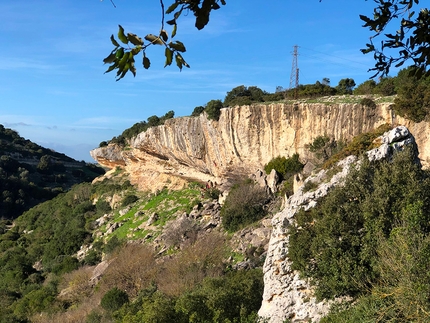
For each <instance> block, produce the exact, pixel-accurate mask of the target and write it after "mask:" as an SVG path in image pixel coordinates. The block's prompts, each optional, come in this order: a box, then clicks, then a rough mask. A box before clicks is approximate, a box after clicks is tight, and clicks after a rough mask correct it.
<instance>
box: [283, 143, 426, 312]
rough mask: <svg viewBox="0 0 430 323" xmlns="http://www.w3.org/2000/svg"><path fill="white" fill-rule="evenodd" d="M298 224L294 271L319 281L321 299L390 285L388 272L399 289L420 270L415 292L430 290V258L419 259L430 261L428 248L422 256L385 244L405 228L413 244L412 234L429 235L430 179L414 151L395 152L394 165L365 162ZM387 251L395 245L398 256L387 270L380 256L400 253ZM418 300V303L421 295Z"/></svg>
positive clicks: (298, 217) (294, 233) (299, 216)
mask: <svg viewBox="0 0 430 323" xmlns="http://www.w3.org/2000/svg"><path fill="white" fill-rule="evenodd" d="M393 192H396V194H393ZM295 219H296V221H297V226H295V227H292V228H291V232H290V246H289V257H290V259H291V260H292V261H293V265H292V268H293V269H297V270H300V271H301V272H302V274H303V275H305V276H307V277H311V278H312V279H313V280H314V282H315V283H316V286H317V290H316V293H317V296H318V297H320V298H326V297H327V298H333V297H336V296H340V295H352V296H354V295H360V294H362V293H365V292H366V291H368V290H369V289H370V288H371V286H381V285H383V284H387V281H388V280H389V279H388V277H387V276H386V273H387V272H388V271H389V270H391V274H390V276H391V278H390V280H391V283H390V284H391V285H396V284H397V286H398V284H399V278H401V277H403V276H409V277H410V279H411V280H414V279H415V278H414V277H416V275H417V274H416V273H417V272H418V271H422V273H423V275H422V277H423V278H422V279H421V285H415V287H414V288H415V289H417V288H419V290H420V293H421V294H422V293H423V292H424V291H425V293H429V291H430V283H428V282H429V281H430V280H428V278H429V277H427V272H428V269H429V268H427V266H428V264H427V262H426V261H424V262H422V261H421V259H427V250H430V249H427V248H428V247H427V245H426V246H425V245H423V247H422V248H421V250H422V253H421V254H420V253H416V254H415V255H414V253H413V252H411V251H409V250H408V248H407V246H406V245H405V246H404V247H402V248H400V247H399V246H400V245H401V244H400V243H399V242H398V241H397V242H395V243H392V244H390V243H389V244H388V245H387V242H385V241H387V239H388V241H390V239H393V238H392V237H393V235H394V234H395V232H397V231H398V230H405V229H402V228H406V229H407V232H408V235H409V240H410V241H414V235H415V236H416V237H420V236H421V235H424V236H425V235H428V234H429V233H430V180H429V178H428V174H426V173H424V172H423V171H421V169H420V168H419V166H418V165H416V164H415V163H414V156H413V154H412V152H411V149H406V150H405V151H404V152H401V153H397V154H396V155H395V156H394V157H393V161H392V162H388V161H381V162H377V163H370V162H369V161H368V160H367V159H363V160H362V163H361V165H360V168H359V169H358V170H357V169H355V170H354V169H353V170H352V171H351V173H350V174H349V175H348V178H347V180H346V182H345V185H344V186H343V187H337V188H335V189H334V190H333V191H331V192H330V193H329V194H328V195H327V196H326V197H325V198H324V199H323V200H321V201H320V203H319V205H318V206H317V207H316V208H314V209H311V210H309V211H307V212H305V211H300V212H299V213H297V214H296V217H295ZM414 245H415V243H414ZM388 246H397V247H398V249H397V251H396V252H397V253H398V256H397V257H395V258H394V259H392V260H391V261H390V265H388V266H385V267H381V264H383V262H381V259H382V260H384V259H385V260H387V259H389V255H391V257H393V256H394V255H395V254H396V252H394V251H395V250H394V249H393V250H391V251H390V252H383V250H386V249H387V248H388ZM402 257H406V258H404V259H413V261H411V262H412V263H413V265H412V264H411V266H409V267H405V265H400V264H401V260H402ZM408 257H412V258H408ZM408 261H410V260H408ZM396 262H397V265H396V264H395V263H396ZM399 266H403V267H404V268H403V270H400V268H398V267H399ZM414 266H418V267H419V269H418V268H416V267H415V268H413V267H414ZM394 268H397V269H396V270H394ZM408 268H410V269H409V270H408ZM402 271H403V272H402ZM424 272H425V274H424ZM426 279H427V283H424V282H425V281H426ZM414 288H411V289H410V290H413V289H414ZM394 289H395V288H393V290H394ZM426 295H429V296H430V293H429V294H426ZM402 297H403V298H406V295H405V294H403V296H402ZM425 297H427V296H425ZM400 298H401V297H399V300H400ZM427 299H430V298H427ZM413 301H414V302H417V301H418V300H417V298H416V297H415V298H414V299H413ZM421 303H422V301H421ZM427 305H428V304H427ZM423 306H424V305H423Z"/></svg>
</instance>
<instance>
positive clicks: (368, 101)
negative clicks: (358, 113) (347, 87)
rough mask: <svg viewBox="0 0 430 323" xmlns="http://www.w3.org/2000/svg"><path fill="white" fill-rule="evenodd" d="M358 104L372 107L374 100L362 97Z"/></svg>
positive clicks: (373, 107) (373, 106)
mask: <svg viewBox="0 0 430 323" xmlns="http://www.w3.org/2000/svg"><path fill="white" fill-rule="evenodd" d="M360 104H361V105H363V106H365V107H368V108H372V109H375V108H376V103H375V101H373V100H372V99H370V98H363V99H361V101H360Z"/></svg>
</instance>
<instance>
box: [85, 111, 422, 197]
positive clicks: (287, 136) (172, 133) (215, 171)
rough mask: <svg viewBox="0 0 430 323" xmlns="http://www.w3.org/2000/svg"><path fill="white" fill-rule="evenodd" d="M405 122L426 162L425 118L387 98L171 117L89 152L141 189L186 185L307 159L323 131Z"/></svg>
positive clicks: (354, 131) (340, 133) (348, 132)
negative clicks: (122, 143) (401, 112)
mask: <svg viewBox="0 0 430 323" xmlns="http://www.w3.org/2000/svg"><path fill="white" fill-rule="evenodd" d="M384 123H388V124H405V125H406V126H407V127H408V128H409V129H410V130H411V132H412V133H414V134H415V138H416V140H417V143H418V145H419V146H420V147H424V148H421V149H420V153H421V154H420V158H421V159H422V163H423V165H424V166H426V165H428V164H429V162H430V155H429V151H428V150H427V149H425V147H426V146H428V145H427V143H428V142H429V140H430V137H429V136H430V129H429V125H428V124H427V123H424V122H421V123H419V124H414V123H412V122H408V121H406V120H403V119H401V118H398V117H396V116H395V115H394V114H393V112H392V110H391V108H390V105H389V104H388V103H384V104H379V105H378V106H377V107H376V108H375V109H370V108H368V107H364V106H362V105H360V104H308V103H301V104H294V105H290V104H283V103H274V104H267V105H266V104H264V105H263V104H256V105H251V106H241V107H234V108H226V109H222V110H221V117H220V119H219V121H213V120H208V119H207V118H206V116H205V115H204V114H202V115H200V116H199V117H181V118H175V119H170V120H167V121H166V123H165V124H164V125H162V126H158V127H153V128H150V129H148V130H147V131H146V132H143V133H140V134H139V135H138V136H137V137H135V138H133V139H132V140H131V143H130V146H129V147H126V148H125V149H122V150H121V149H120V148H119V147H116V146H114V145H109V146H107V147H103V148H97V149H94V150H93V151H91V156H92V157H93V158H94V159H95V160H97V161H98V162H99V163H100V164H101V165H104V166H106V167H109V168H112V167H115V166H121V167H124V168H125V169H126V171H127V172H129V173H130V175H131V178H132V181H134V182H135V183H138V184H139V185H140V186H141V188H142V189H152V190H155V189H158V188H160V186H161V187H162V186H163V185H165V183H162V181H163V180H167V181H168V182H169V186H172V187H175V186H176V187H180V186H181V185H183V184H184V183H185V182H186V181H188V180H198V181H207V180H212V181H218V183H219V182H222V181H223V180H225V179H226V178H228V177H231V176H240V175H242V174H247V175H248V174H252V173H254V172H255V171H256V170H257V169H262V168H263V167H264V165H265V164H267V163H268V162H269V161H270V160H271V159H272V158H274V157H277V156H291V155H292V154H294V153H298V154H299V155H300V158H301V159H302V160H303V161H304V162H306V160H307V159H308V157H309V151H308V149H307V148H306V145H307V144H309V143H311V142H312V141H313V140H314V139H315V138H316V137H317V136H321V135H327V136H330V137H333V138H335V139H338V140H339V139H343V140H348V139H350V138H352V137H354V136H356V135H358V134H360V133H362V132H367V131H370V130H372V129H375V128H376V127H378V126H380V125H382V124H384Z"/></svg>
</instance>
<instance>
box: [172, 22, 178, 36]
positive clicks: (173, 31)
mask: <svg viewBox="0 0 430 323" xmlns="http://www.w3.org/2000/svg"><path fill="white" fill-rule="evenodd" d="M177 27H178V25H177V24H175V25H174V26H173V30H172V38H173V37H175V36H176V30H177Z"/></svg>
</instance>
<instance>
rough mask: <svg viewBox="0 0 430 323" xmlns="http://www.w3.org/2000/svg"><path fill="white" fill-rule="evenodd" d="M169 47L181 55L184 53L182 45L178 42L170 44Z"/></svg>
mask: <svg viewBox="0 0 430 323" xmlns="http://www.w3.org/2000/svg"><path fill="white" fill-rule="evenodd" d="M169 47H170V48H173V49H174V50H177V51H178V52H181V53H184V52H185V51H186V49H185V46H184V44H183V43H182V42H180V41H179V40H176V41H175V42H174V43H173V42H170V43H169Z"/></svg>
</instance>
